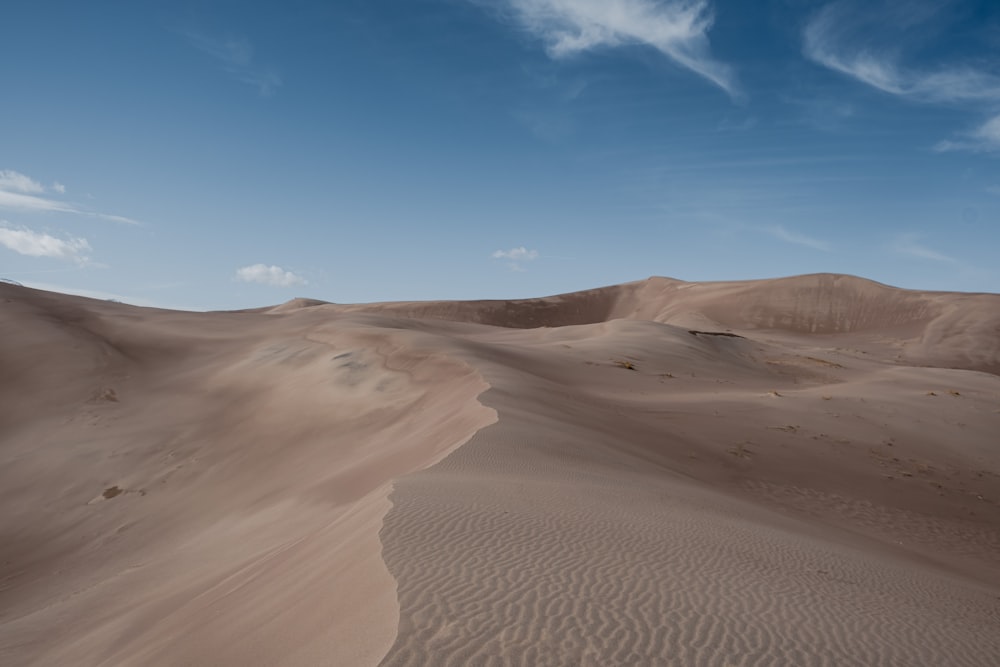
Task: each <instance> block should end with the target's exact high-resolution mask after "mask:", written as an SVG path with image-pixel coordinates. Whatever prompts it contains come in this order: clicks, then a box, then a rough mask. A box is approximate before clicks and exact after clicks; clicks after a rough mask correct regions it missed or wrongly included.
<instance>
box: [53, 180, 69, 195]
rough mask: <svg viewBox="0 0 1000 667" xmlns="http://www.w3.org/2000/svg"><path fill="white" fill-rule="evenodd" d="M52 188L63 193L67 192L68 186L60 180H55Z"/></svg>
mask: <svg viewBox="0 0 1000 667" xmlns="http://www.w3.org/2000/svg"><path fill="white" fill-rule="evenodd" d="M52 189H53V190H54V191H55V192H58V193H59V194H61V195H64V194H66V186H65V185H63V184H62V183H60V182H59V181H54V182H53V183H52Z"/></svg>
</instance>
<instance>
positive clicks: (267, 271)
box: [236, 264, 308, 287]
mask: <svg viewBox="0 0 1000 667" xmlns="http://www.w3.org/2000/svg"><path fill="white" fill-rule="evenodd" d="M236 279H237V280H240V281H242V282H245V283H260V284H262V285H271V286H273V287H291V286H292V285H307V284H308V282H307V281H306V279H305V278H303V277H302V276H300V275H297V274H295V273H292V272H291V271H285V270H284V269H282V268H281V267H280V266H267V265H266V264H253V265H251V266H244V267H243V268H241V269H237V270H236Z"/></svg>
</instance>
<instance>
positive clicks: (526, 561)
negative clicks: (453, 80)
mask: <svg viewBox="0 0 1000 667" xmlns="http://www.w3.org/2000/svg"><path fill="white" fill-rule="evenodd" d="M0 379H2V382H0V664H2V665H5V666H9V667H18V666H22V665H25V666H26V665H33V666H34V665H37V666H51V665H75V666H91V665H95V666H96V665H106V666H117V665H136V666H139V665H142V666H146V665H169V666H173V665H177V666H180V665H199V666H200V665H211V666H229V665H233V666H262V667H263V666H271V665H274V666H281V667H297V666H312V665H349V666H353V665H386V666H414V667H416V666H424V665H427V666H464V665H530V666H543V665H558V666H561V665H574V666H576V665H581V666H583V665H592V666H595V667H607V666H611V665H681V666H687V665H730V666H737V665H739V666H743V665H831V666H832V665H837V666H842V665H863V666H873V665H901V666H903V665H905V666H913V665H933V666H948V665H977V666H984V667H987V666H989V667H992V666H994V665H997V664H1000V295H996V294H964V293H946V292H917V291H909V290H904V289H898V288H893V287H889V286H886V285H881V284H878V283H874V282H871V281H868V280H864V279H861V278H855V277H850V276H841V275H831V274H816V275H808V276H797V277H792V278H782V279H773V280H760V281H745V282H716V283H688V282H683V281H679V280H673V279H668V278H650V279H648V280H643V281H639V282H635V283H628V284H623V285H617V286H612V287H605V288H599V289H594V290H589V291H585V292H578V293H573V294H565V295H559V296H553V297H545V298H539V299H528V300H519V301H479V302H418V303H381V304H361V305H340V304H332V303H325V302H321V301H313V300H306V299H295V300H293V301H290V302H288V303H285V304H282V305H279V306H276V307H270V308H261V309H255V310H251V311H234V312H208V313H198V312H179V311H169V310H157V309H150V308H139V307H135V306H129V305H125V304H120V303H114V302H106V301H99V300H92V299H86V298H82V297H74V296H67V295H62V294H56V293H50V292H42V291H37V290H32V289H29V288H25V287H20V286H16V285H10V284H3V283H0Z"/></svg>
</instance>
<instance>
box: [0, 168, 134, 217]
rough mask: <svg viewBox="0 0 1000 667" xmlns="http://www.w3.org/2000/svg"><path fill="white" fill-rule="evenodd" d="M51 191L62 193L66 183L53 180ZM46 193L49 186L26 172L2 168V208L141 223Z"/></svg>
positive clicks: (0, 182)
mask: <svg viewBox="0 0 1000 667" xmlns="http://www.w3.org/2000/svg"><path fill="white" fill-rule="evenodd" d="M49 190H51V191H53V192H55V193H56V194H58V195H62V194H64V193H65V192H66V186H64V185H63V184H61V183H53V184H52V187H51V188H49ZM45 192H46V188H45V187H44V186H42V185H41V184H40V183H39V182H38V181H35V180H34V179H32V178H30V177H28V176H25V175H24V174H21V173H19V172H16V171H11V170H9V169H7V170H3V171H0V209H8V210H16V211H27V212H55V213H72V214H75V215H82V216H86V217H89V218H101V219H102V220H109V221H111V222H120V223H124V224H128V225H138V224H140V223H139V221H138V220H133V219H132V218H126V217H125V216H122V215H111V214H108V213H100V212H98V211H90V210H87V209H85V208H81V207H79V206H77V205H75V204H71V203H69V202H65V201H61V200H59V199H54V198H52V197H51V196H45Z"/></svg>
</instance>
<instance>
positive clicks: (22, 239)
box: [0, 221, 91, 266]
mask: <svg viewBox="0 0 1000 667" xmlns="http://www.w3.org/2000/svg"><path fill="white" fill-rule="evenodd" d="M0 245H2V246H4V247H6V248H7V249H9V250H13V251H14V252H16V253H18V254H21V255H26V256H28V257H48V258H51V259H61V260H67V261H72V262H76V263H77V264H79V265H81V266H85V265H87V264H88V263H89V261H90V259H89V257H88V255H87V253H89V252H90V250H91V247H90V244H89V243H88V242H87V239H82V238H75V237H72V236H70V237H67V238H66V239H61V238H58V237H55V236H51V235H50V234H46V233H44V232H36V231H33V230H31V229H28V228H27V227H11V226H9V225H8V223H6V222H5V221H0Z"/></svg>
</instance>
